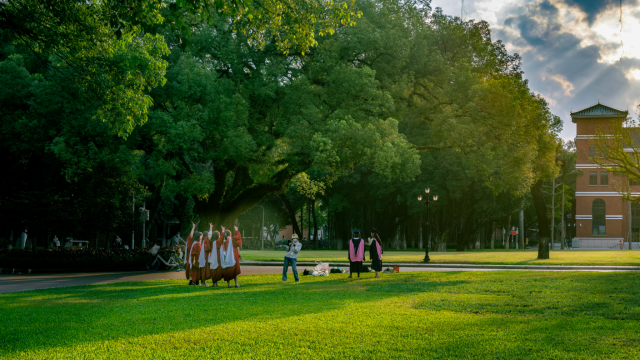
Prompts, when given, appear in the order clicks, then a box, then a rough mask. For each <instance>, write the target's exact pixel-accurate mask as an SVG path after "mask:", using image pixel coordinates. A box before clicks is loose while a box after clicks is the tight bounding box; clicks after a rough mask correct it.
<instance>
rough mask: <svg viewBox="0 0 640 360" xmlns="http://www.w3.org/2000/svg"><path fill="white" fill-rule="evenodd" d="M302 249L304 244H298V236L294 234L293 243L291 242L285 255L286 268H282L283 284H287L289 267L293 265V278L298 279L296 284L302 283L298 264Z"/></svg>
mask: <svg viewBox="0 0 640 360" xmlns="http://www.w3.org/2000/svg"><path fill="white" fill-rule="evenodd" d="M301 249H302V244H301V243H299V242H298V235H297V234H293V235H292V236H291V241H290V242H289V246H288V251H287V253H286V254H285V255H284V266H283V267H282V281H283V282H287V271H289V265H291V270H293V277H294V278H295V279H296V282H300V278H299V277H298V268H297V266H296V263H297V261H298V253H299V252H300V250H301Z"/></svg>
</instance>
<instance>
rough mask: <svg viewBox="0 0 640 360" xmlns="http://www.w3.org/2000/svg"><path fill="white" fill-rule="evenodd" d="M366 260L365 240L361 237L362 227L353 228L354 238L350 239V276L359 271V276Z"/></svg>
mask: <svg viewBox="0 0 640 360" xmlns="http://www.w3.org/2000/svg"><path fill="white" fill-rule="evenodd" d="M363 261H364V241H363V240H362V239H360V229H353V239H351V240H349V278H352V277H353V273H354V272H357V273H358V277H360V273H361V272H362V262H363Z"/></svg>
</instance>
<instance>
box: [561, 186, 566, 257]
mask: <svg viewBox="0 0 640 360" xmlns="http://www.w3.org/2000/svg"><path fill="white" fill-rule="evenodd" d="M561 214H562V216H561V219H560V224H562V225H561V226H562V239H560V249H562V250H564V241H565V239H566V238H567V234H566V232H567V229H565V226H564V181H563V182H562V210H561Z"/></svg>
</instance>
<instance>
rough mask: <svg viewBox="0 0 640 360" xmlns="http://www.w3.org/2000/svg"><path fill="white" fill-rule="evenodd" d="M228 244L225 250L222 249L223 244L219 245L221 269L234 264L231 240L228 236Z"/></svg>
mask: <svg viewBox="0 0 640 360" xmlns="http://www.w3.org/2000/svg"><path fill="white" fill-rule="evenodd" d="M228 240H229V245H227V251H224V245H223V246H220V266H222V268H223V269H226V268H230V267H233V266H236V259H235V258H234V257H233V255H234V254H233V241H232V240H231V237H229V239H228Z"/></svg>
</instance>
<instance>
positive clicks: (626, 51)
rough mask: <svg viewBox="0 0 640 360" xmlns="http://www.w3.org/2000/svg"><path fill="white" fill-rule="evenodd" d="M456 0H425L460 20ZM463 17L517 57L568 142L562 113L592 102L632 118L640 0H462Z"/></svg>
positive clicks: (639, 65) (639, 81) (637, 84)
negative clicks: (477, 23)
mask: <svg viewBox="0 0 640 360" xmlns="http://www.w3.org/2000/svg"><path fill="white" fill-rule="evenodd" d="M462 1H463V0H432V2H431V7H432V8H433V9H435V8H436V7H440V8H442V10H443V12H444V13H445V14H447V15H453V16H460V15H461V10H462V9H463V7H462ZM462 17H463V19H464V20H475V21H480V20H484V21H486V22H488V23H489V24H490V25H491V29H492V38H493V40H494V41H495V40H498V39H500V40H502V42H503V43H505V45H506V47H507V50H508V51H509V52H510V53H516V52H517V53H519V54H520V55H521V56H522V68H523V70H524V76H525V78H527V79H529V87H530V88H531V90H532V91H533V92H535V93H537V94H540V95H542V96H543V97H544V98H545V99H546V100H547V102H548V103H549V107H550V109H551V111H552V112H553V113H554V114H555V115H558V116H560V117H561V118H562V120H563V121H564V127H563V130H562V133H561V137H562V138H563V139H565V140H573V138H574V137H575V135H576V127H575V124H573V123H572V122H571V116H570V112H571V111H572V110H573V111H576V110H580V109H583V108H586V107H589V106H591V105H594V104H596V103H598V101H599V102H600V103H602V104H605V105H609V106H611V107H614V108H616V109H620V110H629V115H630V116H631V117H633V118H634V119H638V105H640V0H622V27H621V23H620V0H598V1H596V0H464V10H463V12H462Z"/></svg>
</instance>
